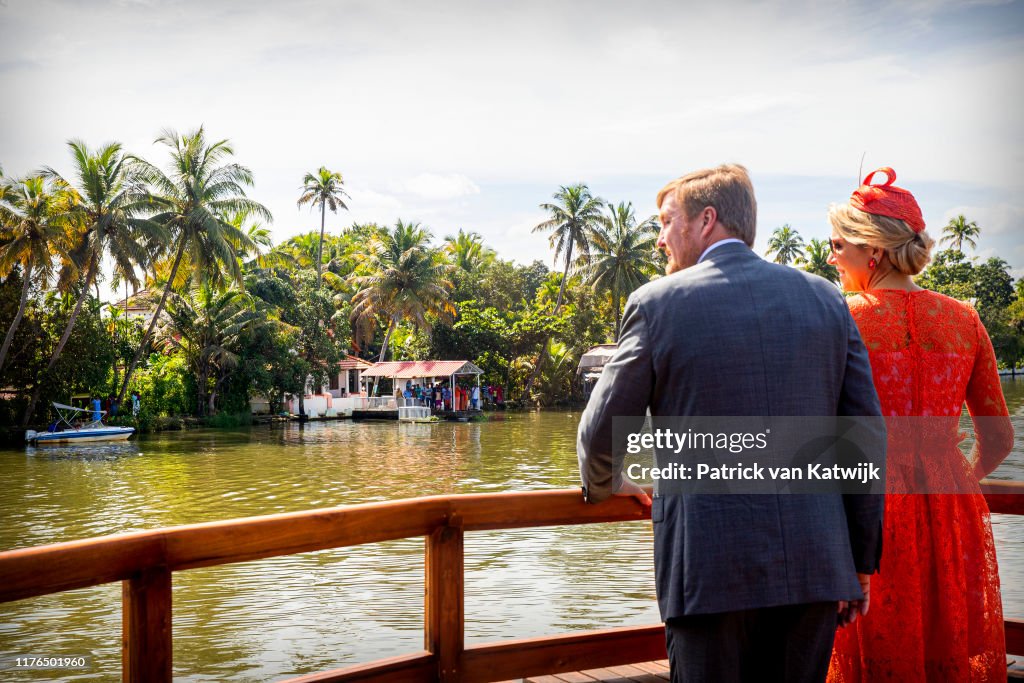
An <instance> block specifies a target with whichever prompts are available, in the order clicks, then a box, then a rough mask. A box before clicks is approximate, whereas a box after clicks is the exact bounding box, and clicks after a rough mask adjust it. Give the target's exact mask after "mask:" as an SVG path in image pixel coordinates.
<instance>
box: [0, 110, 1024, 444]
mask: <svg viewBox="0 0 1024 683" xmlns="http://www.w3.org/2000/svg"><path fill="white" fill-rule="evenodd" d="M157 143H158V144H159V146H160V148H161V149H162V150H163V154H162V158H161V159H159V160H157V162H155V163H154V162H151V161H148V160H145V159H142V158H140V157H138V156H135V155H132V154H130V153H128V152H126V151H125V150H124V149H123V148H122V147H121V145H119V144H117V143H108V144H105V145H101V146H99V147H95V148H94V147H90V146H88V145H87V144H86V143H84V142H82V141H80V140H71V141H69V143H68V150H69V152H70V162H69V163H68V164H67V165H66V166H65V168H66V169H67V170H68V172H67V173H66V174H62V173H61V172H59V171H57V170H55V169H54V168H51V167H42V168H40V169H38V170H36V171H34V172H30V173H28V174H27V175H25V176H19V177H11V176H4V175H2V171H0V334H2V335H3V341H2V343H0V428H3V427H4V426H6V427H7V428H16V427H20V426H22V425H39V424H42V423H45V421H46V420H47V419H48V418H49V405H48V401H49V400H60V401H63V402H70V401H71V400H72V399H73V398H75V397H78V398H86V397H97V396H108V397H111V398H116V397H119V399H118V400H120V402H121V403H124V401H125V397H126V396H127V394H128V393H129V392H137V393H138V394H139V395H140V396H141V399H142V401H141V405H142V410H141V411H140V413H139V414H138V415H136V416H130V417H121V418H120V419H122V420H129V421H132V422H134V423H135V424H136V425H138V426H139V427H142V428H146V427H150V426H154V425H157V426H158V425H160V424H165V423H166V422H168V421H172V420H181V419H183V418H185V419H192V418H195V419H198V420H204V421H208V422H213V423H227V422H229V421H230V419H229V418H232V416H236V415H237V416H241V417H239V419H240V420H242V421H244V420H245V419H247V416H248V413H249V402H250V399H252V398H254V397H263V398H264V399H265V400H267V401H268V402H269V403H270V406H271V410H272V411H274V412H277V411H280V410H282V409H283V408H284V406H285V403H286V400H287V399H288V397H289V396H294V397H297V398H298V403H299V411H300V412H302V411H303V410H304V408H303V397H304V396H305V395H306V393H307V392H308V391H310V390H312V389H314V388H315V387H322V386H324V385H326V384H327V383H328V382H329V380H330V377H331V376H332V374H334V372H336V370H335V368H336V367H337V363H338V362H339V361H340V360H342V359H343V358H344V357H345V355H346V354H351V355H354V356H358V357H360V358H363V359H367V360H370V361H381V360H389V359H393V360H413V359H426V358H431V359H464V360H469V361H472V362H473V363H475V364H476V365H478V366H479V367H480V368H481V369H482V370H483V371H484V376H483V378H482V379H483V381H484V382H485V383H488V384H492V385H501V386H503V387H504V393H505V396H507V397H510V398H513V397H514V398H516V399H518V403H519V404H520V405H525V404H541V405H554V404H560V403H566V402H571V401H576V400H580V399H581V398H582V393H581V390H582V387H581V384H580V381H579V377H578V375H577V373H576V367H577V366H578V363H579V359H580V357H581V356H582V354H583V353H584V352H586V351H587V350H588V349H589V348H590V347H592V346H594V345H597V344H601V343H608V342H614V341H616V340H617V338H618V334H619V328H620V325H621V318H622V310H623V307H624V305H625V302H626V300H627V299H628V297H629V295H630V294H631V293H632V292H634V291H635V290H636V289H637V288H639V287H641V286H643V285H644V284H645V283H647V282H649V281H651V280H652V279H655V278H657V277H660V276H661V273H663V272H664V257H663V255H662V254H661V253H660V252H659V251H658V250H657V248H656V241H657V235H658V230H659V225H658V223H657V220H656V219H655V217H653V216H650V217H643V216H637V214H636V211H635V210H634V208H633V205H632V204H631V203H630V202H628V201H622V202H618V203H611V202H607V201H605V200H604V199H602V198H600V197H598V196H597V195H596V194H594V193H593V192H591V190H590V188H589V187H588V186H587V185H586V184H585V183H577V184H569V185H564V186H561V187H559V188H558V189H557V191H555V192H554V194H553V196H552V199H551V200H550V201H547V202H543V203H541V204H540V208H541V210H543V211H544V213H545V214H546V216H545V218H544V220H542V221H541V222H540V223H538V224H537V225H536V227H535V228H534V230H535V231H536V232H538V233H543V234H545V235H547V236H548V238H549V244H550V247H551V253H552V255H553V257H554V259H553V266H554V268H553V269H549V267H548V266H547V265H545V264H544V263H542V262H540V261H535V262H533V263H530V264H528V265H522V264H517V263H514V262H512V261H509V260H506V259H502V258H501V257H500V256H499V254H498V253H496V252H495V251H494V250H493V249H492V248H490V247H489V246H488V245H487V244H486V243H485V241H484V239H483V238H482V237H481V235H480V234H479V233H478V232H475V231H473V230H472V229H468V228H461V229H459V230H458V231H457V232H455V233H454V234H449V235H447V236H446V237H444V238H443V239H438V238H437V237H436V236H435V233H434V232H433V231H432V230H431V229H430V228H429V227H428V226H426V225H423V224H421V223H419V222H416V221H413V220H406V219H401V220H398V221H396V222H395V223H393V224H390V225H384V224H378V223H352V224H350V225H348V226H347V227H344V228H342V229H340V230H338V229H336V228H333V227H330V226H327V224H326V214H327V211H328V210H329V211H331V212H337V211H338V210H339V209H347V208H348V206H347V204H346V203H345V201H344V200H345V199H347V194H346V193H345V191H344V181H343V177H342V175H341V173H339V172H336V171H331V170H328V168H327V167H326V166H321V167H320V169H319V170H318V171H317V172H315V173H308V174H306V176H305V178H304V179H303V184H302V190H301V195H300V197H299V199H298V203H299V206H305V205H309V206H310V207H311V208H314V209H319V214H320V216H319V218H320V221H319V225H318V226H309V229H306V230H304V231H299V232H298V233H296V234H293V235H292V236H291V237H289V238H288V239H285V240H283V241H281V242H279V243H277V244H275V243H273V240H272V239H271V234H272V233H271V231H270V227H269V225H270V222H271V220H272V218H271V215H270V213H269V211H268V210H267V209H266V208H265V207H264V206H263V205H262V204H261V203H259V202H258V201H257V200H256V199H254V198H252V197H251V196H250V194H251V193H252V192H253V188H254V178H253V175H252V172H251V171H250V170H249V169H248V168H247V167H245V166H244V165H242V164H240V163H239V162H238V161H237V160H236V158H235V150H234V148H233V146H232V145H231V143H230V142H229V141H228V140H225V139H213V138H209V137H208V136H207V134H206V132H205V130H204V129H203V128H198V129H196V130H193V131H189V132H186V133H183V134H182V133H178V132H175V131H171V130H167V131H164V132H162V133H161V134H160V135H159V137H158V138H157ZM981 235H982V229H981V228H980V227H979V226H978V224H977V223H976V222H974V221H971V220H969V219H967V218H966V217H964V216H958V217H956V218H955V219H953V220H952V221H950V223H949V225H947V226H946V227H945V229H944V240H945V242H946V243H947V244H948V245H949V248H946V249H944V250H941V251H939V252H938V253H937V254H936V255H935V258H934V260H933V263H932V264H931V265H930V266H929V268H928V269H927V270H926V271H925V272H924V273H922V275H921V276H920V277H919V278H918V282H919V283H920V284H921V285H922V286H925V287H929V288H932V289H935V290H938V291H942V292H944V293H947V294H949V295H951V296H956V297H958V298H962V299H970V300H973V301H974V302H975V305H976V307H977V308H978V311H979V313H980V315H981V318H982V321H983V322H984V324H985V325H986V327H987V328H988V329H989V332H990V335H991V337H992V339H993V343H994V344H995V347H996V350H997V353H998V356H999V360H1000V362H1001V363H1002V364H1004V365H1006V366H1011V367H1012V366H1016V365H1017V364H1019V363H1020V362H1021V361H1022V360H1024V286H1022V284H1021V282H1020V281H1017V282H1014V279H1013V278H1012V277H1011V275H1010V270H1009V266H1008V265H1007V263H1006V262H1005V261H1003V260H1001V259H999V258H990V259H988V260H986V261H979V260H978V259H977V258H975V257H971V256H969V255H967V254H966V253H965V252H964V251H963V249H966V248H974V247H976V245H977V244H978V241H979V239H980V238H981ZM768 249H769V251H768V256H769V257H770V258H773V259H774V260H776V261H778V262H779V263H783V264H786V265H789V266H791V267H799V268H802V269H804V270H806V271H808V272H810V273H813V274H815V275H819V276H821V277H823V278H826V279H828V280H830V281H832V282H834V283H837V281H838V277H837V273H836V270H835V267H834V266H833V265H831V264H829V263H828V260H829V252H828V244H827V242H826V241H823V240H819V239H810V240H808V241H806V242H805V241H804V239H803V238H802V237H801V236H800V234H799V232H798V231H797V230H796V229H795V228H794V227H792V226H791V225H783V226H781V227H779V228H778V229H776V230H775V231H774V232H773V233H772V235H771V237H770V240H769V244H768ZM101 285H102V286H103V288H104V289H105V290H106V291H108V292H109V291H112V290H114V291H117V292H118V295H117V297H116V298H119V299H120V300H119V301H103V300H102V296H101ZM121 292H123V297H122V296H121V294H120V293H121ZM139 311H147V315H145V316H142V315H139ZM43 399H46V400H43ZM218 421H219V422H218Z"/></svg>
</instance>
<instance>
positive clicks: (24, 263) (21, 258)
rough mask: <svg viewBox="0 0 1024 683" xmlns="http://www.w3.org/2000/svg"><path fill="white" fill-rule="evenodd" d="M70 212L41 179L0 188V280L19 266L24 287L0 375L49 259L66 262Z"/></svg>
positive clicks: (0, 358) (49, 270)
mask: <svg viewBox="0 0 1024 683" xmlns="http://www.w3.org/2000/svg"><path fill="white" fill-rule="evenodd" d="M71 206H72V199H71V197H70V195H69V194H68V193H67V192H65V191H63V190H61V189H60V188H57V187H55V186H54V185H53V183H51V182H50V181H49V180H47V178H45V177H44V176H42V175H37V176H32V177H29V178H24V179H22V180H20V181H16V182H13V183H7V184H5V187H4V192H3V196H2V198H0V277H7V276H8V275H9V274H10V272H11V270H13V269H14V267H15V266H19V267H20V268H21V277H22V281H23V282H22V286H21V299H20V300H19V302H18V312H17V313H16V314H15V315H14V319H13V320H12V321H11V324H10V326H9V327H8V328H7V334H6V336H5V337H4V341H3V345H2V346H0V369H3V366H4V362H5V361H6V360H7V353H8V352H9V351H10V348H11V342H12V341H13V340H14V333H15V331H17V329H18V326H19V325H20V324H21V320H22V318H23V317H24V316H25V308H26V306H27V304H28V293H29V290H30V289H31V286H32V283H33V281H34V280H35V281H38V282H40V283H42V284H43V285H45V284H46V283H47V282H49V279H50V276H51V275H53V272H54V269H55V265H56V264H55V260H54V258H55V257H62V258H64V259H67V255H68V246H69V245H68V242H69V236H70V233H71V232H73V223H72V221H71V219H70V214H71Z"/></svg>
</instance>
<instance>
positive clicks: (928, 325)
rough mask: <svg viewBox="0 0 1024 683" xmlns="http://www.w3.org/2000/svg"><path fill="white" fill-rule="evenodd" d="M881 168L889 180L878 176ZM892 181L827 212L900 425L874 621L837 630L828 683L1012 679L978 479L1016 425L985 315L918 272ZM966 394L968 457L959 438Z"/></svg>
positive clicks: (894, 440) (917, 214) (913, 211)
mask: <svg viewBox="0 0 1024 683" xmlns="http://www.w3.org/2000/svg"><path fill="white" fill-rule="evenodd" d="M876 174H884V175H885V176H886V181H885V182H884V183H883V184H870V181H871V180H872V177H873V176H875V175H876ZM895 179H896V174H895V173H894V172H893V170H892V169H890V168H882V169H879V170H878V171H875V172H874V173H871V174H870V175H868V177H867V178H865V179H864V184H863V185H861V187H860V188H859V189H858V190H857V191H855V192H854V193H853V196H852V197H851V198H850V202H849V203H848V204H842V205H838V206H833V207H831V209H830V210H829V221H830V222H831V224H832V238H831V240H830V245H831V247H832V257H831V258H830V259H829V262H830V263H832V264H834V265H835V266H836V267H837V268H838V270H839V277H840V279H841V281H842V285H843V289H845V290H846V291H847V292H855V293H856V294H854V295H853V296H851V297H850V299H849V304H850V310H851V312H852V313H853V317H854V319H855V320H856V321H857V327H858V328H859V330H860V333H861V337H863V339H864V344H865V345H866V346H867V349H868V353H869V355H870V358H871V369H872V374H873V376H874V380H875V387H876V388H877V390H878V396H879V399H880V400H881V405H882V414H883V415H885V416H886V420H887V422H888V425H889V439H888V441H889V447H888V455H887V472H886V490H887V496H886V507H885V522H884V530H883V545H882V548H883V551H882V562H881V568H880V570H879V573H878V574H876V575H874V576H872V577H871V582H870V587H869V590H870V593H869V594H868V595H866V598H867V599H866V600H865V601H864V603H863V604H862V605H861V613H863V614H864V615H865V616H862V617H861V618H859V619H857V618H856V615H855V614H852V613H847V615H846V616H847V617H848V618H850V617H852V618H853V623H851V624H849V625H848V626H846V627H845V628H842V629H840V631H839V632H838V633H837V635H836V640H835V648H834V650H833V653H832V663H831V667H830V670H829V681H833V682H836V683H845V682H847V681H878V680H893V681H910V680H930V681H933V680H934V681H937V680H942V681H994V680H1004V681H1005V680H1006V652H1005V644H1004V638H1003V615H1002V602H1001V597H1000V594H999V573H998V568H997V566H996V554H995V546H994V543H993V540H992V528H991V524H990V520H989V510H988V506H987V505H986V503H985V498H984V497H983V496H982V494H981V490H980V488H979V486H978V481H979V480H980V479H982V478H983V477H984V476H985V475H987V474H989V473H990V472H991V471H992V470H994V469H995V468H996V467H997V466H998V465H999V463H1000V462H1001V461H1002V460H1003V458H1005V457H1006V455H1007V453H1009V452H1010V449H1011V448H1012V447H1013V428H1012V426H1011V425H1010V420H1009V417H1007V410H1006V400H1005V399H1004V398H1003V392H1002V388H1001V387H1000V383H999V373H998V370H997V367H996V359H995V354H994V352H993V350H992V342H991V341H990V340H989V337H988V334H987V332H986V331H985V328H984V326H983V325H982V324H981V320H980V319H979V318H978V314H977V312H976V311H975V310H974V309H973V308H972V307H971V306H969V305H968V304H965V303H963V302H960V301H957V300H956V299H952V298H950V297H947V296H944V295H942V294H938V293H936V292H931V291H928V290H924V289H922V288H920V287H918V286H917V285H915V284H914V282H913V280H912V279H911V277H912V276H913V275H916V274H918V273H919V272H921V270H922V269H923V268H924V266H925V265H926V264H927V263H928V260H929V253H930V251H931V247H932V245H933V243H934V242H933V240H932V238H931V237H929V236H928V235H927V234H926V233H925V232H924V220H923V219H922V217H921V210H920V208H919V207H918V205H917V202H916V201H915V200H914V197H913V196H912V195H911V194H910V193H909V192H907V191H906V190H903V189H902V188H899V187H896V186H895V185H893V184H892V183H893V181H894V180H895ZM965 401H966V402H967V408H968V410H969V411H970V414H971V418H972V420H973V422H974V428H975V433H976V442H975V445H974V448H973V450H972V452H971V456H970V461H968V460H967V459H965V458H964V456H963V453H962V452H961V451H960V449H959V448H958V446H957V443H958V441H959V440H960V438H962V436H963V435H962V434H959V435H958V431H957V425H958V422H959V416H960V411H961V408H962V406H963V404H964V402H965ZM909 416H915V417H914V418H913V419H907V418H908V417H909ZM935 491H941V492H942V493H932V494H929V495H925V492H935ZM953 491H957V492H959V493H952V492H953ZM866 578H867V577H862V584H864V583H866ZM868 606H870V613H868V610H867V607H868Z"/></svg>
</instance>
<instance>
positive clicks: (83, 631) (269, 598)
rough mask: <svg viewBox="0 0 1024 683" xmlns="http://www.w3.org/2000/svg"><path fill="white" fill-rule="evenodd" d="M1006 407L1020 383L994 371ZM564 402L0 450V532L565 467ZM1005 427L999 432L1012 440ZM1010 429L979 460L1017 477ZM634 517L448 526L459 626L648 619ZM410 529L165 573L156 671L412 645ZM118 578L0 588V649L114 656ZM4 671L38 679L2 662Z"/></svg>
mask: <svg viewBox="0 0 1024 683" xmlns="http://www.w3.org/2000/svg"><path fill="white" fill-rule="evenodd" d="M1006 387H1007V397H1008V399H1009V402H1010V404H1011V405H1012V406H1013V407H1014V410H1015V411H1016V412H1017V413H1021V412H1024V382H1022V381H1020V380H1018V381H1016V382H1013V383H1009V382H1008V383H1007V384H1006ZM578 420H579V413H578V412H545V413H526V414H514V415H506V416H498V418H497V419H495V420H493V421H490V422H486V423H461V424H456V423H439V424H396V423H353V422H344V421H343V422H331V423H320V424H314V425H310V426H307V427H306V428H304V429H300V428H298V427H297V426H293V425H289V426H286V427H283V428H282V427H278V428H260V429H253V430H237V431H195V432H179V433H169V434H161V435H156V436H154V437H151V438H143V439H139V440H133V441H131V442H128V443H127V444H122V445H118V446H117V447H116V449H117V450H114V451H109V450H107V449H106V448H105V447H96V446H93V447H89V448H88V449H87V448H84V447H78V448H77V449H73V448H67V449H63V448H62V449H20V450H12V451H3V452H0V467H3V469H4V472H5V473H6V475H7V476H6V481H5V486H6V490H5V495H4V496H3V497H2V498H0V519H2V520H3V522H2V524H0V548H5V549H6V548H15V547H25V546H30V545H38V544H43V543H50V542H54V541H60V540H70V539H75V538H84V537H89V536H98V535H102V534H110V533H123V532H126V531H132V530H138V529H152V528H156V527H161V526H170V525H177V524H187V523H194V522H202V521H210V520H218V519H231V518H235V517H245V516H251V515H261V514H270V513H276V512H289V511H295V510H304V509H310V508H316V507H328V506H334V505H340V504H348V503H361V502H369V501H375V500H386V499H395V498H406V497H413V496H422V495H432V494H443V493H470V492H487V491H506V490H519V491H524V490H531V489H547V488H562V487H570V486H575V485H576V484H577V481H578V476H577V472H576V456H575V431H576V425H577V423H578ZM1021 438H1024V434H1018V440H1019V439H1021ZM1022 452H1024V448H1021V443H1020V441H1018V449H1017V451H1016V452H1015V454H1014V456H1013V459H1012V460H1011V461H1009V462H1007V463H1005V464H1004V465H1003V466H1002V467H1001V468H1000V469H999V470H998V471H997V473H996V475H995V476H997V477H1002V478H1007V479H1017V480H1024V459H1022V458H1021V453H1022ZM993 529H994V533H995V536H996V541H997V545H998V550H999V558H1000V568H1001V575H1002V580H1003V588H1004V605H1005V607H1006V613H1007V614H1008V615H1022V616H1024V595H1022V593H1024V551H1022V548H1021V546H1022V540H1024V519H1021V518H1011V517H1003V516H999V515H996V516H994V517H993ZM651 542H652V541H651V529H650V525H649V523H646V522H644V523H640V522H631V523H623V524H604V525H584V526H565V527H553V528H546V529H514V530H509V531H489V532H475V533H470V534H467V538H466V561H465V566H466V635H467V641H468V642H470V643H480V642H487V641H494V640H500V639H505V638H513V637H527V636H539V635H544V634H552V633H559V632H569V631H574V630H579V629H590V628H604V627H611V626H619V625H629V624H647V623H654V622H656V621H657V619H658V615H657V607H656V605H655V602H654V577H653V569H652V557H651V555H652V549H651ZM423 545H424V542H423V539H406V540H399V541H391V542H388V543H381V544H374V545H368V546H359V547H354V548H344V549H335V550H325V551H320V552H315V553H307V554H304V555H296V556H289V557H280V558H273V559H268V560H261V561H257V562H247V563H242V564H237V565H228V566H222V567H209V568H203V569H195V570H191V571H187V572H181V573H178V574H176V575H175V577H174V646H175V652H174V665H175V677H176V678H179V679H181V680H189V681H206V680H210V681H222V680H265V679H274V678H282V677H287V676H293V675H298V674H301V673H308V672H312V671H319V670H324V669H330V668H334V667H338V666H343V665H346V664H352V663H357V662H362V661H368V660H372V659H377V658H380V657H386V656H392V655H397V654H402V653H407V652H411V651H415V650H419V649H421V648H422V647H423V623H422V622H423V599H424V595H423ZM120 629H121V614H120V586H117V585H110V586H100V587H96V588H91V589H86V590H79V591H72V592H70V593H64V594H60V595H54V596H46V597H44V598H38V599H32V600H24V601H20V602H16V603H10V604H7V605H0V651H3V652H6V653H16V652H20V653H30V652H31V653H49V654H66V655H70V654H82V653H86V652H89V653H92V655H93V657H94V662H95V664H96V668H95V670H93V671H90V672H68V675H67V676H66V677H64V678H66V680H96V679H97V678H98V677H99V678H103V679H107V678H111V679H113V678H117V677H118V676H119V673H120ZM7 673H8V672H5V676H4V678H5V680H45V679H47V678H49V677H50V676H48V675H46V674H45V672H40V673H38V674H28V673H26V674H19V675H21V676H22V678H20V679H18V678H16V677H13V676H10V677H9V676H7Z"/></svg>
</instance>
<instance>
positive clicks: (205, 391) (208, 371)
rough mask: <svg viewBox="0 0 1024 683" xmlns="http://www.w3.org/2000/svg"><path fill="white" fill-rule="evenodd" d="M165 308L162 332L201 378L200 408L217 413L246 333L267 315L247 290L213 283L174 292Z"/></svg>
mask: <svg viewBox="0 0 1024 683" xmlns="http://www.w3.org/2000/svg"><path fill="white" fill-rule="evenodd" d="M165 310H166V320H165V321H164V323H163V325H161V329H160V338H161V340H162V341H163V343H164V344H165V345H166V346H167V347H168V348H176V349H179V350H181V351H182V353H184V354H185V359H186V361H187V362H188V366H189V368H190V369H191V370H192V372H193V376H194V377H195V379H196V404H197V405H196V407H197V411H198V413H199V414H200V415H203V414H206V415H212V414H213V412H214V409H215V405H216V399H217V394H218V392H219V391H220V389H221V387H222V385H223V383H224V381H225V380H226V379H227V378H228V376H229V373H230V371H231V370H232V369H233V368H234V367H235V366H237V364H238V354H237V353H236V351H237V349H238V343H239V340H240V338H241V336H242V334H243V333H244V332H245V331H246V330H248V329H249V328H251V327H253V326H254V325H257V324H259V321H260V320H261V319H263V320H265V319H264V318H261V316H260V315H259V314H257V312H256V311H255V310H254V308H253V306H252V302H251V301H250V299H249V296H248V295H247V294H245V293H244V292H242V291H241V290H239V289H234V288H232V289H227V290H225V291H223V292H218V291H216V290H215V289H213V288H212V287H210V285H209V284H204V285H200V286H199V287H196V288H194V289H192V290H191V291H189V292H187V293H185V294H178V293H177V292H171V295H170V297H168V299H167V306H166V309H165ZM211 381H212V383H213V386H212V387H211V386H210V384H211Z"/></svg>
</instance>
